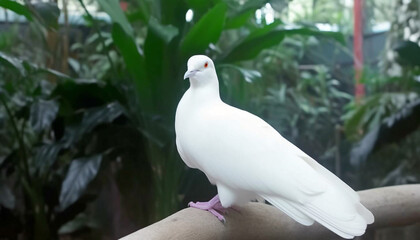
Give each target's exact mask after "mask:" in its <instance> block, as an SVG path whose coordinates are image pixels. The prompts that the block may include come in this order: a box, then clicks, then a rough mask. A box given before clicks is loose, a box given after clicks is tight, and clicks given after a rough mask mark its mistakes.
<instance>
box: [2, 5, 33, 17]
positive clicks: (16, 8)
mask: <svg viewBox="0 0 420 240" xmlns="http://www.w3.org/2000/svg"><path fill="white" fill-rule="evenodd" d="M0 7H3V8H6V9H9V10H10V11H13V12H15V13H17V14H19V15H23V16H25V17H26V19H28V20H29V21H32V14H31V11H29V9H28V8H26V6H24V5H22V4H20V3H18V2H16V1H11V0H2V1H0Z"/></svg>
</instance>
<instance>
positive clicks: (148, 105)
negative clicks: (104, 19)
mask: <svg viewBox="0 0 420 240" xmlns="http://www.w3.org/2000/svg"><path fill="white" fill-rule="evenodd" d="M112 38H113V39H114V43H115V44H116V45H117V47H118V49H119V50H120V52H121V55H122V57H123V59H124V62H125V65H126V67H127V69H128V71H129V72H130V74H131V76H132V77H133V80H134V83H135V85H136V87H137V91H138V93H139V98H140V105H141V107H142V108H143V110H145V111H151V109H153V100H152V89H151V88H152V83H151V80H150V79H148V78H147V74H146V68H145V63H144V59H143V56H141V55H140V52H139V49H138V47H137V44H136V42H135V41H134V38H133V37H131V36H130V35H128V34H127V33H126V32H125V31H124V30H123V29H122V28H121V26H120V25H119V24H114V25H113V27H112Z"/></svg>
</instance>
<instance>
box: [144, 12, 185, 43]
mask: <svg viewBox="0 0 420 240" xmlns="http://www.w3.org/2000/svg"><path fill="white" fill-rule="evenodd" d="M151 32H152V33H153V34H155V35H156V36H157V37H159V38H160V39H161V40H163V41H164V42H165V43H166V44H168V43H169V42H170V41H171V40H172V39H173V38H174V37H176V36H177V35H178V33H179V31H178V28H176V27H174V26H172V25H162V24H160V23H159V22H158V20H157V19H156V18H154V17H151V18H150V20H149V28H148V33H147V35H149V34H150V33H151Z"/></svg>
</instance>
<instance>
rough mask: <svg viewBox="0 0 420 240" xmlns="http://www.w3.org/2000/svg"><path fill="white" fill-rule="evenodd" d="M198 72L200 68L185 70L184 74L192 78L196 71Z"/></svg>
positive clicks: (185, 77)
mask: <svg viewBox="0 0 420 240" xmlns="http://www.w3.org/2000/svg"><path fill="white" fill-rule="evenodd" d="M197 72H198V70H188V71H186V72H185V74H184V79H187V78H190V77H192V76H194V75H195V74H196V73H197Z"/></svg>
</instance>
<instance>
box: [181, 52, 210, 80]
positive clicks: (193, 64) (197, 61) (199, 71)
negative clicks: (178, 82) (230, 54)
mask: <svg viewBox="0 0 420 240" xmlns="http://www.w3.org/2000/svg"><path fill="white" fill-rule="evenodd" d="M187 66H188V70H187V72H185V74H184V79H187V78H190V80H191V79H194V80H197V81H204V80H206V79H208V78H212V77H214V76H216V70H215V69H214V64H213V61H212V60H211V59H210V58H209V57H207V56H205V55H195V56H192V57H190V59H188V63H187ZM216 79H217V77H216Z"/></svg>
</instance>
